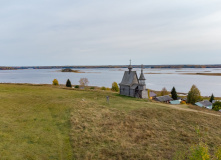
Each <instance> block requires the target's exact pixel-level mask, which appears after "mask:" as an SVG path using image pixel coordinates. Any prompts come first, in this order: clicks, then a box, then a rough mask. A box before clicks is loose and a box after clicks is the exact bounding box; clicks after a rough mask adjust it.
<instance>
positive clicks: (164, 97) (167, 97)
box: [156, 95, 173, 102]
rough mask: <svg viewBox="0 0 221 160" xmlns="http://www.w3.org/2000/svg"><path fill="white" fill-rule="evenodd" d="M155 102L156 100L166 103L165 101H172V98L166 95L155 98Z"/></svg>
mask: <svg viewBox="0 0 221 160" xmlns="http://www.w3.org/2000/svg"><path fill="white" fill-rule="evenodd" d="M156 100H158V101H160V102H166V101H171V100H173V98H171V97H170V96H169V95H166V96H160V97H156Z"/></svg>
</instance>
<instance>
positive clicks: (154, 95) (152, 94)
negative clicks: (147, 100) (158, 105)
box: [149, 92, 157, 97]
mask: <svg viewBox="0 0 221 160" xmlns="http://www.w3.org/2000/svg"><path fill="white" fill-rule="evenodd" d="M149 96H150V97H156V96H157V95H156V94H155V93H154V92H150V94H149Z"/></svg>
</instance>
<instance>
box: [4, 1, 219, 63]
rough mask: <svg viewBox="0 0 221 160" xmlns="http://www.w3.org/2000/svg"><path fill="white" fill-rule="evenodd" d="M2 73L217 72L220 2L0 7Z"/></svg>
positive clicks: (14, 3)
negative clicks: (161, 67)
mask: <svg viewBox="0 0 221 160" xmlns="http://www.w3.org/2000/svg"><path fill="white" fill-rule="evenodd" d="M0 22H1V23H0V57H1V58H0V66H30V65H31V66H33V65H111V64H112V65H118V64H123V65H124V64H128V63H129V59H132V64H146V65H148V64H151V65H153V64H221V1H220V0H185V1H180V0H167V1H166V0H154V1H153V0H137V1H134V0H93V1H92V0H78V1H77V0H62V1H61V0H1V1H0Z"/></svg>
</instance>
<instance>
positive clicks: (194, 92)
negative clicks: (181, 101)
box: [187, 85, 202, 104]
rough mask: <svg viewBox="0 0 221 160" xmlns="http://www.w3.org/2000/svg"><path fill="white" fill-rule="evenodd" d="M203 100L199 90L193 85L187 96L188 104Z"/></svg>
mask: <svg viewBox="0 0 221 160" xmlns="http://www.w3.org/2000/svg"><path fill="white" fill-rule="evenodd" d="M201 100H202V97H201V95H200V91H199V89H198V88H197V87H196V86H195V85H192V87H191V89H190V91H189V92H188V95H187V103H191V104H195V103H196V102H198V101H201Z"/></svg>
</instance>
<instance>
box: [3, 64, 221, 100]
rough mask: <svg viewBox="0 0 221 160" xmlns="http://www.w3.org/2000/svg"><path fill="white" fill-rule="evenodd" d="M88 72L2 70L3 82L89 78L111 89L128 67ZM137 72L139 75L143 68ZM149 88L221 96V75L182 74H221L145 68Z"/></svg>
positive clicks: (211, 71)
mask: <svg viewBox="0 0 221 160" xmlns="http://www.w3.org/2000/svg"><path fill="white" fill-rule="evenodd" d="M78 70H80V71H82V72H85V73H70V72H60V70H58V69H27V70H6V71H5V70H0V82H1V83H34V84H52V81H53V79H55V78H56V79H58V81H59V83H60V84H65V83H66V80H67V79H68V78H69V79H70V80H71V82H72V84H79V82H78V81H79V80H80V78H88V80H89V85H91V86H100V87H101V86H105V87H111V84H112V83H113V82H114V81H116V82H117V83H120V82H121V80H122V77H123V74H124V71H125V70H127V69H126V68H123V69H119V68H117V69H115V68H113V69H106V68H105V69H78ZM133 70H136V71H137V73H138V76H139V75H140V69H133ZM144 73H155V74H145V78H146V85H147V88H149V89H153V90H161V89H162V88H163V87H166V88H167V90H168V91H170V90H171V88H172V87H173V86H175V87H176V90H177V91H178V92H184V93H187V92H188V91H189V90H190V88H191V86H192V85H193V84H195V85H196V86H197V87H198V88H199V90H200V91H201V94H202V95H203V96H210V95H211V94H212V93H213V94H214V95H215V96H217V97H218V96H219V97H221V76H203V75H182V74H181V73H221V68H220V69H217V68H216V69H185V68H184V69H144Z"/></svg>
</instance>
